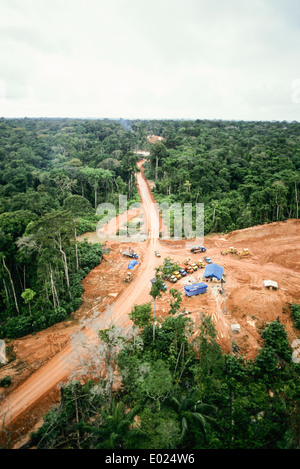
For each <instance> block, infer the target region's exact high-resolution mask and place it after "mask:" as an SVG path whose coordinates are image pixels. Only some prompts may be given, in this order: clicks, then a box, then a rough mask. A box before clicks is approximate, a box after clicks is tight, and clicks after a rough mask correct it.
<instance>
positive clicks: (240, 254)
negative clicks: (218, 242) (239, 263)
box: [221, 246, 250, 258]
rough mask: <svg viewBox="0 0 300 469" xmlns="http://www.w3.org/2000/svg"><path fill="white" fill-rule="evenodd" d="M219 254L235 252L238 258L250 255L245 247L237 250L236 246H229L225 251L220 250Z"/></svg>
mask: <svg viewBox="0 0 300 469" xmlns="http://www.w3.org/2000/svg"><path fill="white" fill-rule="evenodd" d="M221 254H222V255H223V256H225V255H226V254H235V255H236V256H238V257H239V258H243V257H248V256H250V251H249V249H247V248H244V249H242V250H241V251H238V250H237V249H236V248H234V247H233V246H231V247H230V248H228V249H226V250H225V251H222V252H221Z"/></svg>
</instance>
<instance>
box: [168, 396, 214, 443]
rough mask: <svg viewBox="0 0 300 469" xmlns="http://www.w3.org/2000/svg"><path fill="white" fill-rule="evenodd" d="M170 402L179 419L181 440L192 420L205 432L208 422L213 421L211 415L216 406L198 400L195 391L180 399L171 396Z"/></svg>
mask: <svg viewBox="0 0 300 469" xmlns="http://www.w3.org/2000/svg"><path fill="white" fill-rule="evenodd" d="M170 403H171V405H172V406H173V407H175V409H176V411H177V413H178V416H179V418H180V421H181V441H183V439H184V438H185V436H186V434H187V431H188V429H189V426H190V424H191V423H192V422H194V423H196V425H198V426H199V427H200V428H201V429H202V431H203V432H204V433H206V432H207V430H208V428H209V426H210V423H214V422H215V418H214V417H212V415H215V414H216V412H217V408H216V407H215V406H213V405H210V404H205V403H203V402H201V401H200V400H198V396H197V391H195V392H193V393H192V394H191V395H190V396H186V397H183V399H182V400H181V401H179V400H178V399H176V398H175V397H172V398H171V399H170Z"/></svg>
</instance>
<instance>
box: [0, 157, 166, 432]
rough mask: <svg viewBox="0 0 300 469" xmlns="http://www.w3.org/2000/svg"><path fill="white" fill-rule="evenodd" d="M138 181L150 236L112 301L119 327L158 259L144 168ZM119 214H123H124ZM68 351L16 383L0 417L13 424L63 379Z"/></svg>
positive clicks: (91, 333)
mask: <svg viewBox="0 0 300 469" xmlns="http://www.w3.org/2000/svg"><path fill="white" fill-rule="evenodd" d="M142 164H143V161H141V162H139V164H138V166H139V167H141V165H142ZM137 184H138V189H139V193H140V196H141V200H142V207H143V211H144V217H145V221H146V223H147V225H148V232H149V238H148V240H147V241H146V251H145V254H144V259H143V262H142V264H141V266H140V267H139V275H138V276H137V277H136V278H135V279H134V281H133V282H132V283H130V284H129V285H128V287H127V288H125V290H124V291H123V292H122V293H121V295H120V296H119V297H118V298H117V299H116V301H115V302H114V303H113V312H114V320H115V321H117V324H118V325H120V326H122V327H126V326H128V325H129V324H130V320H129V318H128V313H129V312H130V311H131V308H132V307H133V305H134V304H141V303H143V302H145V286H146V285H147V286H149V285H150V282H149V280H150V279H151V278H152V277H153V276H154V272H155V266H156V264H157V262H158V259H157V258H155V256H154V251H155V250H156V249H158V245H159V229H160V219H159V213H158V210H157V207H156V206H155V204H154V201H153V198H152V194H151V191H150V188H149V186H148V184H147V182H146V180H145V177H144V173H143V172H139V173H137ZM122 217H123V218H124V216H123V215H122ZM123 218H122V219H123ZM117 226H118V225H117ZM149 301H150V296H149ZM85 333H86V335H87V337H88V338H92V337H93V336H94V331H93V330H90V331H89V330H86V331H85ZM71 353H72V346H71V344H68V345H67V346H66V347H65V348H64V349H63V350H62V351H61V352H60V353H58V354H57V355H56V356H54V357H53V358H51V359H50V360H49V361H48V362H47V363H46V364H45V365H43V366H42V367H41V368H39V369H38V370H37V371H36V372H34V373H33V374H32V375H31V376H30V377H29V378H28V379H27V380H26V381H25V382H23V383H22V384H21V385H20V386H19V387H17V388H16V389H15V390H14V391H13V392H12V393H11V394H10V395H9V397H8V399H7V400H5V401H4V404H2V406H1V407H0V419H1V420H2V422H4V421H5V422H6V423H8V422H9V424H10V425H13V423H14V421H16V420H17V419H18V418H19V417H20V415H22V414H23V413H26V412H27V411H28V409H30V408H32V407H33V406H34V404H35V402H37V401H39V400H40V399H41V398H42V397H43V396H46V395H47V393H49V392H50V391H51V390H52V389H53V388H54V387H57V385H58V384H59V383H62V382H64V381H65V380H66V379H67V378H68V376H69V372H70V370H69V369H68V367H67V362H68V356H70V354H71ZM1 420H0V421H1Z"/></svg>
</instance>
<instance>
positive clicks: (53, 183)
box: [0, 119, 300, 449]
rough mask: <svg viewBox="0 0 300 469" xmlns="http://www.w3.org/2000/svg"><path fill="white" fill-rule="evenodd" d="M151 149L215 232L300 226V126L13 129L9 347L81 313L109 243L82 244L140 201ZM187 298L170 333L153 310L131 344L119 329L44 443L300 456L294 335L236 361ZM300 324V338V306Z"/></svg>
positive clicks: (3, 152) (74, 387)
mask: <svg viewBox="0 0 300 469" xmlns="http://www.w3.org/2000/svg"><path fill="white" fill-rule="evenodd" d="M150 135H156V136H160V137H162V139H161V140H160V141H158V142H157V143H149V140H148V139H147V136H150ZM137 150H148V151H150V156H149V158H148V160H147V162H146V163H145V171H146V175H147V177H149V178H150V179H152V180H153V181H154V182H155V186H154V189H153V192H154V195H155V197H156V199H157V201H158V202H167V203H168V204H170V205H171V204H173V203H175V202H176V203H180V204H184V203H189V202H191V203H197V202H199V203H203V204H204V211H205V233H209V232H229V231H231V230H234V229H239V228H245V227H248V226H252V225H256V224H262V223H269V222H273V221H280V220H285V219H287V218H298V216H299V200H298V199H299V197H298V192H299V182H300V176H299V166H300V124H299V123H297V122H291V123H288V122H238V121H233V122H226V121H217V120H215V121H208V120H196V121H183V120H174V121H172V120H150V121H147V120H132V121H130V122H129V121H125V120H122V119H120V120H108V119H103V120H91V119H0V337H1V338H15V337H22V336H24V335H26V334H29V333H32V332H35V331H39V330H42V329H44V328H46V327H48V326H50V325H52V324H54V323H56V322H59V321H62V320H65V319H66V318H68V317H69V315H70V313H71V312H72V311H75V310H76V309H77V308H78V307H79V306H80V304H81V294H82V285H81V280H82V279H83V278H84V277H85V276H86V275H87V273H88V272H89V271H90V270H91V269H92V268H94V267H95V266H96V265H98V264H99V263H100V262H101V258H102V253H103V247H102V245H101V244H88V243H87V242H80V243H79V242H77V236H78V235H80V234H82V233H84V232H86V231H92V230H95V228H96V225H97V223H98V221H99V219H100V216H99V215H97V206H98V204H100V203H102V202H110V203H113V204H115V205H116V208H117V207H118V205H117V204H118V197H119V195H120V194H122V195H127V197H128V204H130V203H133V202H137V201H139V196H138V193H137V189H136V186H135V178H134V174H135V172H136V163H137V161H138V159H139V157H138V156H137V155H136V154H135V151H137ZM152 293H153V295H152V296H153V298H154V297H155V295H154V293H155V292H152ZM180 303H181V298H180V295H176V294H175V292H174V295H173V300H172V303H171V304H170V311H169V316H168V317H167V318H166V319H165V320H164V321H163V322H162V323H161V324H160V327H157V328H156V330H155V329H154V328H153V325H152V316H151V305H149V304H146V305H141V306H140V307H134V309H133V310H132V311H131V312H129V313H130V317H131V319H132V320H133V322H134V324H135V327H134V328H133V329H132V330H131V331H130V334H131V336H128V334H127V336H124V331H122V330H120V329H119V328H118V327H116V326H115V325H113V326H112V327H111V328H109V329H107V330H104V331H100V332H99V344H98V345H97V347H98V348H97V349H96V351H95V354H94V357H93V360H94V363H95V364H96V365H97V363H98V365H99V366H96V368H95V372H96V374H95V376H94V378H95V379H94V380H90V381H87V382H86V383H85V384H82V382H79V381H74V382H72V383H71V384H69V385H68V386H66V387H63V388H62V390H61V397H62V399H61V403H60V405H59V406H58V407H57V408H56V409H54V410H52V411H51V412H50V413H49V414H48V415H47V416H46V419H45V423H44V425H43V427H42V428H41V429H40V430H39V431H38V432H37V433H36V434H35V435H33V437H32V440H31V444H33V445H35V446H36V447H38V448H113V449H123V448H125V449H128V448H146V449H147V448H159V449H160V448H166V449H167V448H177V449H191V448H192V449H196V448H210V449H211V448H299V421H298V419H299V364H296V363H294V362H293V361H292V360H291V357H292V351H291V349H290V347H289V344H288V340H287V335H286V332H285V330H284V327H283V326H282V325H281V324H280V323H279V321H274V322H272V323H270V324H269V325H268V326H267V328H266V329H265V330H264V331H262V348H261V350H260V352H259V354H258V356H257V358H256V359H255V360H253V361H245V360H243V359H242V358H241V357H237V356H235V355H234V353H232V354H230V355H225V354H223V353H222V352H221V349H220V347H219V345H218V344H217V342H216V333H215V329H214V325H213V324H212V323H211V322H210V320H209V319H205V318H203V321H202V326H201V330H200V334H199V336H198V337H197V338H194V339H193V340H192V329H191V323H190V322H189V319H188V318H187V317H186V316H183V315H178V311H179V308H180ZM292 314H293V318H294V320H295V326H296V327H299V306H298V305H292ZM108 352H109V353H108ZM97 360H98V361H97ZM103 363H105V365H106V369H107V370H108V371H109V373H108V375H107V377H106V379H103V375H101V370H102V366H103ZM82 371H83V372H84V367H82ZM97 373H98V374H97ZM116 377H118V380H119V381H118V382H115V379H116Z"/></svg>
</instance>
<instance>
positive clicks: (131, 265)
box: [127, 260, 139, 270]
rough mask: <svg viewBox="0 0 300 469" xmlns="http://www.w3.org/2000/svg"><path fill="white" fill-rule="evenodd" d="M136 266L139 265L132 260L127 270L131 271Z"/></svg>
mask: <svg viewBox="0 0 300 469" xmlns="http://www.w3.org/2000/svg"><path fill="white" fill-rule="evenodd" d="M137 264H139V262H138V261H135V260H134V261H130V262H129V264H128V267H127V269H130V270H132V269H133V268H134V266H135V265H137Z"/></svg>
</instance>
